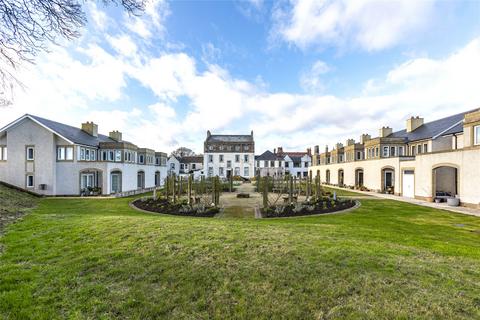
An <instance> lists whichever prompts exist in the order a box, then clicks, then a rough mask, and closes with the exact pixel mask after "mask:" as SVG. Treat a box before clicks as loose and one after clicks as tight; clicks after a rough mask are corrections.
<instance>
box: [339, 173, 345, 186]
mask: <svg viewBox="0 0 480 320" xmlns="http://www.w3.org/2000/svg"><path fill="white" fill-rule="evenodd" d="M344 180H345V179H344V172H343V169H338V186H339V187H343V185H344Z"/></svg>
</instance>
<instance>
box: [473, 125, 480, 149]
mask: <svg viewBox="0 0 480 320" xmlns="http://www.w3.org/2000/svg"><path fill="white" fill-rule="evenodd" d="M473 134H474V139H473V144H475V145H476V146H478V145H480V126H475V127H473Z"/></svg>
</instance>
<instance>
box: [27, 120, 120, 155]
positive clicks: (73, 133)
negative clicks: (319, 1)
mask: <svg viewBox="0 0 480 320" xmlns="http://www.w3.org/2000/svg"><path fill="white" fill-rule="evenodd" d="M28 116H29V117H31V118H33V119H35V120H37V121H38V122H40V123H41V124H43V125H44V126H46V127H48V128H50V129H51V130H53V131H55V132H57V133H58V134H59V135H61V136H63V137H65V138H67V139H68V140H70V141H72V142H73V143H76V144H83V145H87V146H93V147H98V144H99V143H100V142H115V140H113V139H111V138H110V137H108V136H106V135H103V134H98V137H94V136H91V135H89V134H88V133H86V132H85V131H83V130H82V129H80V128H76V127H72V126H69V125H66V124H63V123H60V122H56V121H52V120H48V119H44V118H41V117H38V116H34V115H31V114H29V115H28Z"/></svg>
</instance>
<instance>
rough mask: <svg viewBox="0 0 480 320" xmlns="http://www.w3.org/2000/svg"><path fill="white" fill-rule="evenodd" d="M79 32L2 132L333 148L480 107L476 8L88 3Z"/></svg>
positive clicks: (9, 112) (150, 142)
mask: <svg viewBox="0 0 480 320" xmlns="http://www.w3.org/2000/svg"><path fill="white" fill-rule="evenodd" d="M85 10H86V11H87V15H88V23H87V25H86V27H85V28H84V29H83V30H82V35H81V37H80V38H78V39H76V40H74V41H62V40H61V39H59V40H58V45H51V46H50V50H49V52H48V53H43V54H41V55H39V56H38V57H37V59H36V63H35V64H33V65H32V64H24V65H23V66H22V67H21V68H20V69H19V70H18V71H17V76H18V77H19V79H20V80H21V81H22V82H23V84H24V89H15V91H14V92H13V104H12V105H10V106H8V107H2V108H0V127H3V126H4V125H6V124H7V123H9V122H10V121H13V120H14V119H16V118H18V117H20V116H22V115H23V114H25V113H30V114H35V115H38V116H41V117H45V118H48V119H51V120H55V121H59V122H63V123H66V124H70V125H73V126H78V127H79V126H80V124H81V123H82V122H85V121H94V122H95V123H97V124H98V126H99V132H101V133H104V134H108V132H109V131H112V130H120V131H121V132H123V138H124V139H125V140H128V141H131V142H133V143H135V144H137V145H138V146H139V147H148V148H152V149H155V150H157V151H164V152H168V153H170V152H171V151H172V150H174V149H176V148H177V147H180V146H185V147H188V148H191V149H193V150H194V151H195V152H197V153H201V152H203V141H204V140H205V138H206V131H207V130H210V131H211V132H212V133H215V134H249V133H250V131H251V130H253V131H254V138H255V145H256V153H257V154H260V153H262V152H263V151H265V150H267V149H268V150H273V149H274V148H277V147H280V146H282V147H283V148H284V150H290V151H302V150H305V149H306V148H307V147H312V146H314V145H320V146H321V149H323V148H324V147H325V145H329V146H330V147H332V146H333V145H335V144H336V143H337V142H344V141H345V140H346V139H348V138H354V139H356V140H358V139H359V136H360V135H361V134H362V133H369V134H371V135H372V136H377V135H378V129H379V128H381V127H382V126H390V127H392V128H393V129H394V130H402V129H404V128H405V121H406V119H407V118H409V117H410V116H417V115H418V116H422V117H424V118H425V121H432V120H435V119H438V118H441V117H444V116H448V115H451V114H455V113H459V112H462V111H467V110H471V109H475V108H479V107H480V1H468V2H464V1H411V0H408V1H403V0H399V1H393V0H392V1H364V0H358V1H322V0H316V1H307V0H306V1H275V2H269V1H262V0H251V1H175V2H167V1H151V2H148V3H147V7H146V10H145V12H144V13H143V14H142V15H141V16H131V15H128V14H127V13H126V12H125V11H124V10H123V9H122V8H121V7H117V6H105V5H104V4H103V2H101V1H98V2H94V1H92V2H86V5H85Z"/></svg>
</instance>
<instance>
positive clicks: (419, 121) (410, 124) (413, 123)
mask: <svg viewBox="0 0 480 320" xmlns="http://www.w3.org/2000/svg"><path fill="white" fill-rule="evenodd" d="M421 125H423V118H420V117H419V116H417V117H415V118H414V117H411V118H410V119H407V132H412V131H415V129H417V128H418V127H420V126H421Z"/></svg>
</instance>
